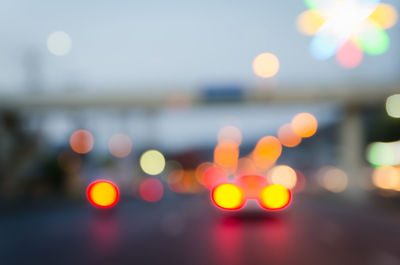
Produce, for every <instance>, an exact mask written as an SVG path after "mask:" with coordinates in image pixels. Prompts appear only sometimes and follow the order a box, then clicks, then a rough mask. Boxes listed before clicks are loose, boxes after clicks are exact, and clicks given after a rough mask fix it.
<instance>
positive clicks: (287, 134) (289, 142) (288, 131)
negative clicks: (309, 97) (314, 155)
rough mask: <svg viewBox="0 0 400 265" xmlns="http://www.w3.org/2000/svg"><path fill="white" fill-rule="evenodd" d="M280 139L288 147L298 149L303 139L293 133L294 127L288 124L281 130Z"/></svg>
mask: <svg viewBox="0 0 400 265" xmlns="http://www.w3.org/2000/svg"><path fill="white" fill-rule="evenodd" d="M278 139H279V141H280V142H281V144H282V145H283V146H286V147H296V146H298V145H299V144H300V143H301V137H300V136H298V135H297V134H296V133H295V132H294V131H293V128H292V125H290V124H288V123H287V124H284V125H282V126H281V127H280V128H279V130H278Z"/></svg>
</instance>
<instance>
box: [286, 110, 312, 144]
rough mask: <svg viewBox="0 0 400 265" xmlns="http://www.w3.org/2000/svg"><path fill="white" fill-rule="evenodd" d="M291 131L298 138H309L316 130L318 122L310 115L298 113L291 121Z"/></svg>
mask: <svg viewBox="0 0 400 265" xmlns="http://www.w3.org/2000/svg"><path fill="white" fill-rule="evenodd" d="M291 125H292V129H293V131H294V132H295V133H296V134H297V135H298V136H300V137H305V138H306V137H311V136H313V135H314V134H315V133H316V132H317V129H318V121H317V119H316V118H315V117H314V115H312V114H311V113H307V112H303V113H299V114H297V115H296V116H294V117H293V119H292V123H291Z"/></svg>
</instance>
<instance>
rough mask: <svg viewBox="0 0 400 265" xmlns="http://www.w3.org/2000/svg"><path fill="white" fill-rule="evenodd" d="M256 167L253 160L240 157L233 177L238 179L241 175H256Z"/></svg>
mask: <svg viewBox="0 0 400 265" xmlns="http://www.w3.org/2000/svg"><path fill="white" fill-rule="evenodd" d="M256 173H257V166H256V163H255V162H254V161H253V159H250V158H248V157H241V158H239V160H238V166H237V169H236V172H235V176H237V177H240V176H242V175H248V174H256Z"/></svg>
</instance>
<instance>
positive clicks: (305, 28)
mask: <svg viewBox="0 0 400 265" xmlns="http://www.w3.org/2000/svg"><path fill="white" fill-rule="evenodd" d="M324 22H325V19H324V18H323V17H322V16H321V15H320V14H319V13H318V12H316V11H315V10H306V11H304V12H303V13H301V14H300V15H299V16H298V17H297V21H296V25H297V28H298V29H299V31H300V32H301V33H303V34H305V35H314V34H316V33H317V31H318V30H319V28H320V27H321V26H322V24H323V23H324Z"/></svg>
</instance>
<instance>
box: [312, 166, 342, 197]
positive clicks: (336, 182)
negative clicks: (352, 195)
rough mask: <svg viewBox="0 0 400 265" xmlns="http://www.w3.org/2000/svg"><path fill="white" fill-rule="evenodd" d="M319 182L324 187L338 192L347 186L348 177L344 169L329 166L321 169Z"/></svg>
mask: <svg viewBox="0 0 400 265" xmlns="http://www.w3.org/2000/svg"><path fill="white" fill-rule="evenodd" d="M318 182H319V184H320V185H321V187H323V188H324V189H326V190H328V191H330V192H335V193H338V192H342V191H344V190H345V189H346V188H347V182H348V177H347V174H346V172H344V171H343V170H341V169H339V168H336V167H332V166H328V167H323V168H321V169H320V170H319V172H318Z"/></svg>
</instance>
